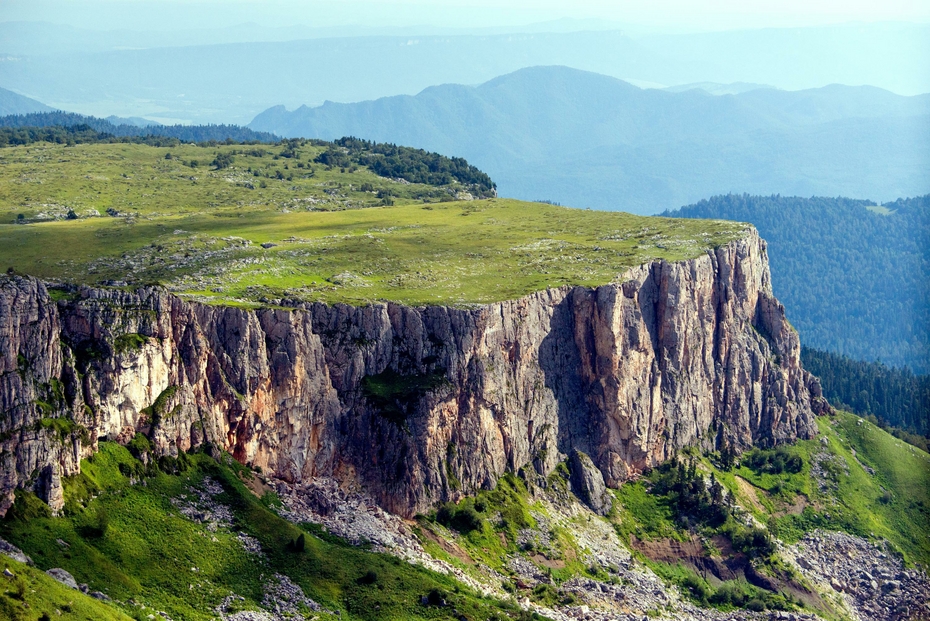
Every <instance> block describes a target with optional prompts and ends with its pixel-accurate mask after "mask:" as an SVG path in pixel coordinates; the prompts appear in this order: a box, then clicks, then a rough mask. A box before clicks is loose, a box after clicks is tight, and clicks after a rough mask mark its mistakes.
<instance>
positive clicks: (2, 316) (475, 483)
mask: <svg viewBox="0 0 930 621" xmlns="http://www.w3.org/2000/svg"><path fill="white" fill-rule="evenodd" d="M0 334H2V337H0V365H2V367H0V410H2V412H3V413H4V414H3V417H2V418H0V446H2V456H3V458H2V461H0V493H2V494H3V498H4V504H3V511H5V510H6V508H7V507H9V506H10V504H11V503H12V501H13V492H14V490H15V489H17V488H30V489H35V490H36V491H37V492H38V494H39V495H40V497H42V498H43V499H44V500H45V501H46V502H48V503H49V505H50V506H51V507H52V508H53V509H55V510H58V509H60V508H61V507H62V502H63V500H62V499H63V494H62V484H61V477H63V476H66V475H71V474H74V473H75V472H77V471H78V469H79V464H80V460H81V459H82V458H84V457H87V456H88V455H90V454H92V453H93V452H94V451H95V448H96V445H97V441H98V440H99V439H102V438H109V439H118V440H120V441H121V442H123V443H126V442H129V441H130V440H132V439H133V438H134V437H135V436H136V435H137V434H140V433H141V434H144V435H146V436H147V437H148V438H149V440H150V441H151V442H152V443H153V444H154V446H155V450H156V452H157V453H159V454H163V455H176V454H177V453H178V452H179V451H185V450H188V449H190V448H191V447H196V446H204V445H207V446H211V447H214V448H216V449H222V450H225V451H228V452H230V453H232V454H233V456H234V457H236V459H237V460H239V461H240V462H242V463H246V464H249V465H251V466H253V467H256V468H260V469H261V470H262V471H263V472H265V473H267V474H271V475H273V476H275V477H278V478H282V479H285V480H289V481H299V480H307V479H310V478H313V477H317V476H331V477H335V478H337V479H339V480H341V481H343V483H345V484H350V485H351V484H354V485H360V486H361V487H362V488H364V489H365V490H366V491H367V492H368V493H370V494H371V495H372V496H373V497H374V498H375V499H376V500H377V502H379V503H380V504H381V505H382V506H383V507H384V508H386V509H388V510H390V511H392V512H395V513H398V514H401V515H408V516H409V515H413V514H415V513H417V512H420V511H423V510H426V509H428V508H429V507H430V506H432V505H434V504H436V503H438V502H440V501H445V500H450V499H457V498H460V497H462V495H464V494H467V493H472V492H474V491H476V490H478V489H481V488H489V487H491V486H493V485H494V484H495V483H496V481H497V479H498V478H499V477H500V476H501V475H503V474H504V473H505V472H508V471H510V472H512V471H517V470H519V469H521V468H523V467H525V466H531V467H533V468H535V469H536V470H537V471H538V472H540V473H542V474H548V473H549V472H551V471H552V470H553V469H554V468H555V467H556V465H557V464H558V463H559V462H560V461H561V460H563V459H565V457H566V456H567V455H575V457H573V460H572V461H573V463H581V464H587V463H589V462H590V463H591V464H593V466H594V468H589V469H588V470H589V471H588V472H586V473H585V476H584V477H582V478H583V479H584V480H585V481H587V483H586V485H588V486H589V487H590V486H597V485H598V484H600V482H601V481H603V482H605V483H606V484H607V485H609V486H617V485H619V484H620V483H622V482H623V481H625V480H628V479H630V478H633V477H635V476H637V474H638V473H640V472H642V470H643V469H645V468H648V467H650V466H653V465H656V464H658V463H660V462H661V461H663V460H665V459H667V458H669V457H670V456H672V455H673V454H674V453H675V452H676V451H677V450H679V449H681V448H683V447H687V446H692V445H697V446H701V447H703V448H708V449H709V448H722V447H724V446H730V447H733V448H735V449H740V448H746V447H749V446H750V445H773V444H777V443H782V442H787V441H792V440H795V439H797V438H809V437H812V436H813V435H814V434H815V433H816V426H815V424H814V416H815V413H816V412H818V411H820V410H821V409H822V408H825V407H826V406H825V405H824V402H823V400H822V398H821V397H820V390H819V384H818V382H817V380H816V379H815V378H813V377H812V376H811V375H810V374H808V373H807V372H806V371H804V369H803V368H802V367H801V364H800V343H799V340H798V337H797V334H796V332H795V331H794V330H793V329H792V328H791V326H790V325H789V324H788V322H787V321H786V319H785V314H784V309H783V307H782V306H781V304H779V302H778V301H777V300H776V299H775V298H774V297H773V296H772V291H771V282H770V275H769V268H768V259H767V252H766V245H765V242H764V241H763V240H761V239H760V238H759V237H758V235H757V234H756V233H755V231H754V230H753V231H750V232H749V233H748V234H747V235H746V236H744V237H743V238H741V239H738V240H736V241H733V242H730V243H729V244H727V245H724V246H721V247H718V248H716V249H714V250H712V251H708V252H707V253H706V254H704V255H702V256H700V257H698V258H696V259H691V260H686V261H681V262H675V263H668V262H665V261H654V262H652V263H649V264H646V265H642V266H640V267H637V268H633V269H630V270H629V271H627V272H626V273H625V274H623V275H622V276H621V277H620V278H618V279H617V280H616V281H615V282H614V283H612V284H606V285H603V286H600V287H597V288H593V289H591V288H584V287H563V288H559V289H549V290H544V291H539V292H537V293H533V294H531V295H528V296H525V297H523V298H521V299H517V300H511V301H505V302H500V303H495V304H489V305H484V306H480V307H476V308H454V307H443V306H428V307H409V306H404V305H400V304H393V303H387V304H372V305H369V306H364V307H352V306H347V305H334V306H329V305H325V304H322V303H317V304H300V305H296V307H294V308H285V307H283V306H275V307H271V308H265V309H258V310H254V309H244V308H234V307H218V306H209V305H204V304H199V303H193V302H188V301H184V300H182V299H180V298H178V297H175V296H172V295H170V294H168V293H167V292H166V291H164V290H163V289H159V288H142V289H138V290H135V291H125V290H121V289H112V288H90V287H80V288H74V287H67V286H62V285H53V286H50V285H47V284H45V283H43V282H41V281H38V280H35V279H32V278H24V277H19V276H8V277H4V279H3V281H2V282H0ZM578 453H584V455H586V456H588V457H581V456H579V455H578Z"/></svg>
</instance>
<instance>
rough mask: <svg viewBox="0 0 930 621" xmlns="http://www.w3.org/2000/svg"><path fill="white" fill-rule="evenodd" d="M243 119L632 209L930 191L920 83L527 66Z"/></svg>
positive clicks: (927, 114) (515, 192) (553, 196)
mask: <svg viewBox="0 0 930 621" xmlns="http://www.w3.org/2000/svg"><path fill="white" fill-rule="evenodd" d="M250 127H252V128H253V129H258V130H262V131H269V132H273V133H275V134H278V135H284V136H307V137H311V136H312V137H318V138H323V139H333V138H337V137H340V136H344V135H355V136H361V137H364V138H367V139H372V140H378V141H386V142H396V143H398V144H405V145H411V146H417V147H421V148H425V149H429V150H432V151H438V152H440V153H444V154H455V155H460V156H462V157H465V158H467V159H468V160H469V161H470V162H474V163H475V164H476V165H477V166H479V167H480V168H481V169H482V170H485V171H487V172H488V174H490V175H491V177H492V178H493V179H494V180H495V181H496V182H497V184H498V189H499V191H500V193H501V194H502V195H505V196H513V197H519V198H524V199H530V200H533V199H547V200H553V201H556V202H560V203H563V204H569V205H574V206H579V207H594V208H599V209H621V210H626V211H633V212H637V213H656V212H659V211H662V210H663V209H668V208H674V207H677V206H679V205H683V204H687V203H692V202H695V201H698V200H700V199H701V198H704V197H706V196H711V195H714V194H720V193H727V192H740V193H741V192H750V193H754V194H773V193H782V194H793V195H802V196H803V195H807V196H810V195H827V196H829V195H834V196H835V195H840V194H843V195H854V196H863V197H868V198H871V199H873V200H893V199H895V198H897V197H899V196H903V195H914V194H920V193H923V192H926V191H928V190H930V173H928V171H930V96H928V95H922V96H917V97H902V96H899V95H895V94H893V93H890V92H888V91H883V90H881V89H877V88H874V87H847V86H838V85H834V86H828V87H824V88H820V89H812V90H806V91H780V90H774V89H758V90H751V91H748V92H745V93H741V94H738V95H723V96H712V95H709V94H708V93H706V92H705V91H702V90H699V89H696V90H687V91H684V92H681V93H674V92H668V91H664V90H655V89H646V90H644V89H639V88H636V87H634V86H632V85H630V84H627V83H625V82H623V81H620V80H617V79H615V78H610V77H607V76H603V75H598V74H594V73H588V72H583V71H577V70H574V69H568V68H565V67H535V68H530V69H523V70H520V71H517V72H514V73H512V74H508V75H505V76H501V77H498V78H495V79H494V80H491V81H489V82H486V83H484V84H482V85H480V86H477V87H471V86H462V85H443V86H436V87H431V88H428V89H426V90H424V91H423V92H421V93H420V94H418V95H416V96H398V97H388V98H383V99H378V100H374V101H366V102H361V103H357V104H337V103H331V102H327V103H325V104H323V105H322V106H319V107H316V108H309V107H301V108H298V109H297V110H295V111H293V112H287V111H286V110H285V109H284V108H283V107H281V106H278V107H275V108H271V109H269V110H267V111H265V112H264V113H262V114H260V115H259V116H257V117H256V118H255V120H254V121H253V122H252V124H251V125H250Z"/></svg>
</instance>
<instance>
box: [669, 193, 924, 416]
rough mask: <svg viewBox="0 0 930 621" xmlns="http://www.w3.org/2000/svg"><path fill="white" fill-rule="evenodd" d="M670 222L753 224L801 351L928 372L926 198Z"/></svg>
mask: <svg viewBox="0 0 930 621" xmlns="http://www.w3.org/2000/svg"><path fill="white" fill-rule="evenodd" d="M666 215H671V216H678V217H685V218H719V219H725V220H738V221H741V222H752V223H753V224H754V225H755V226H756V228H758V229H759V233H760V234H761V235H762V237H764V238H765V240H766V241H767V242H768V248H769V260H770V261H771V265H772V286H773V288H774V289H775V295H777V296H778V299H779V300H781V301H782V302H783V303H784V304H785V307H786V308H787V309H788V318H789V319H790V320H791V324H792V325H793V326H794V327H795V328H797V329H798V332H799V333H800V335H801V342H802V343H804V344H805V345H806V346H808V347H814V348H817V349H823V350H827V351H831V352H836V353H839V354H844V355H847V356H849V357H851V358H854V359H856V360H868V361H875V360H881V361H882V362H884V363H886V364H890V365H894V366H908V367H910V368H911V369H912V370H914V371H915V372H918V373H927V372H930V195H927V196H922V197H919V198H911V199H900V200H897V201H894V202H892V203H886V204H885V205H884V206H876V205H875V204H874V203H873V202H871V201H865V200H853V199H848V198H821V197H815V198H798V197H794V196H748V195H728V196H715V197H714V198H711V199H709V200H702V201H700V202H699V203H697V204H695V205H690V206H688V207H682V208H681V209H678V210H675V211H671V212H668V213H667V214H666ZM847 402H850V403H851V401H849V400H848V401H847ZM886 418H888V417H887V416H886ZM907 426H911V423H908V425H907Z"/></svg>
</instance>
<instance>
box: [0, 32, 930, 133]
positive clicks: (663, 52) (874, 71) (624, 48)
mask: <svg viewBox="0 0 930 621" xmlns="http://www.w3.org/2000/svg"><path fill="white" fill-rule="evenodd" d="M140 26H141V27H144V24H143V25H140ZM583 26H584V24H583V23H577V24H576V23H569V24H558V23H552V24H539V25H536V26H535V27H524V28H523V31H521V32H513V31H511V32H509V33H501V32H489V31H485V32H475V31H471V32H469V31H467V30H464V31H459V32H456V31H452V32H444V33H443V32H437V29H434V28H430V27H421V28H420V29H419V30H420V32H418V30H417V29H416V28H410V29H408V31H407V32H403V31H401V30H397V29H390V28H385V29H382V30H378V29H368V30H361V31H356V34H358V32H362V33H363V34H365V35H366V36H347V32H348V31H346V30H344V29H342V30H341V29H338V28H322V29H320V28H316V29H307V28H301V27H297V26H295V27H292V28H271V29H269V28H265V27H261V26H257V25H255V24H243V25H239V26H236V27H229V28H220V29H213V30H210V29H200V30H197V29H192V30H186V29H176V30H174V31H172V32H158V31H143V30H139V31H129V30H110V31H94V30H88V29H80V28H73V27H66V26H55V25H51V24H36V23H22V22H18V23H5V24H4V23H0V52H2V53H3V54H5V55H7V56H6V60H5V61H4V62H2V63H0V84H4V85H6V86H7V87H8V88H13V89H15V90H17V91H20V92H28V93H31V94H33V95H34V96H36V97H38V98H39V99H40V100H42V101H44V102H48V103H49V104H50V105H54V106H56V107H59V108H62V109H66V110H80V111H81V112H83V113H88V114H95V115H97V116H102V117H106V116H109V115H111V114H116V115H119V116H139V117H144V118H149V119H154V120H157V121H159V122H162V123H168V124H170V123H176V122H181V121H184V122H192V123H244V122H248V121H249V120H251V119H252V118H253V117H254V116H255V115H256V114H258V113H259V112H261V111H262V110H265V109H267V108H268V107H270V106H272V105H275V104H284V105H286V106H288V107H290V108H295V107H297V106H300V105H302V104H306V105H319V104H322V103H323V102H324V101H326V100H330V101H339V102H357V101H362V100H368V99H376V98H379V97H384V96H391V95H401V94H407V95H413V94H415V93H418V92H420V91H421V90H423V89H424V88H427V87H429V86H431V85H436V84H448V83H457V84H480V83H483V82H485V81H487V80H490V79H492V78H494V77H495V76H499V75H502V74H505V73H509V72H513V71H516V70H518V69H521V68H525V67H531V66H539V65H564V66H569V67H574V68H576V69H582V70H585V71H593V72H596V73H601V74H604V75H609V76H612V77H616V78H620V79H624V80H628V81H631V82H632V83H635V84H640V85H654V86H656V87H663V86H671V85H681V84H695V83H717V84H732V83H738V82H744V83H754V84H760V83H762V84H770V85H772V86H774V87H777V88H782V89H801V88H813V87H821V86H824V85H826V84H830V83H842V84H872V85H875V86H879V87H882V88H886V89H890V90H893V91H895V92H899V93H903V94H915V93H921V92H930V65H928V63H930V61H928V59H930V26H928V25H907V24H897V25H894V24H891V25H887V24H884V25H882V24H878V25H868V26H864V27H862V28H852V27H846V26H836V27H831V28H803V29H770V30H754V31H742V32H735V33H734V32H730V33H708V34H703V35H666V36H663V37H656V36H648V37H647V36H643V35H642V34H641V33H637V32H636V31H621V30H616V29H614V30H588V31H581V30H574V31H565V28H571V27H574V28H579V29H580V28H581V27H583ZM534 28H535V30H534ZM546 29H549V30H548V31H547V30H546ZM517 30H519V29H517ZM892 43H893V44H892Z"/></svg>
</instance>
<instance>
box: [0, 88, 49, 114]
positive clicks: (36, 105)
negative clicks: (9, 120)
mask: <svg viewBox="0 0 930 621" xmlns="http://www.w3.org/2000/svg"><path fill="white" fill-rule="evenodd" d="M51 110H52V109H51V108H49V107H48V106H46V105H45V104H44V103H42V102H40V101H36V100H35V99H32V98H30V97H26V96H25V95H20V94H19V93H14V92H13V91H10V90H7V89H5V88H0V116H5V115H7V114H28V113H30V112H51Z"/></svg>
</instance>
